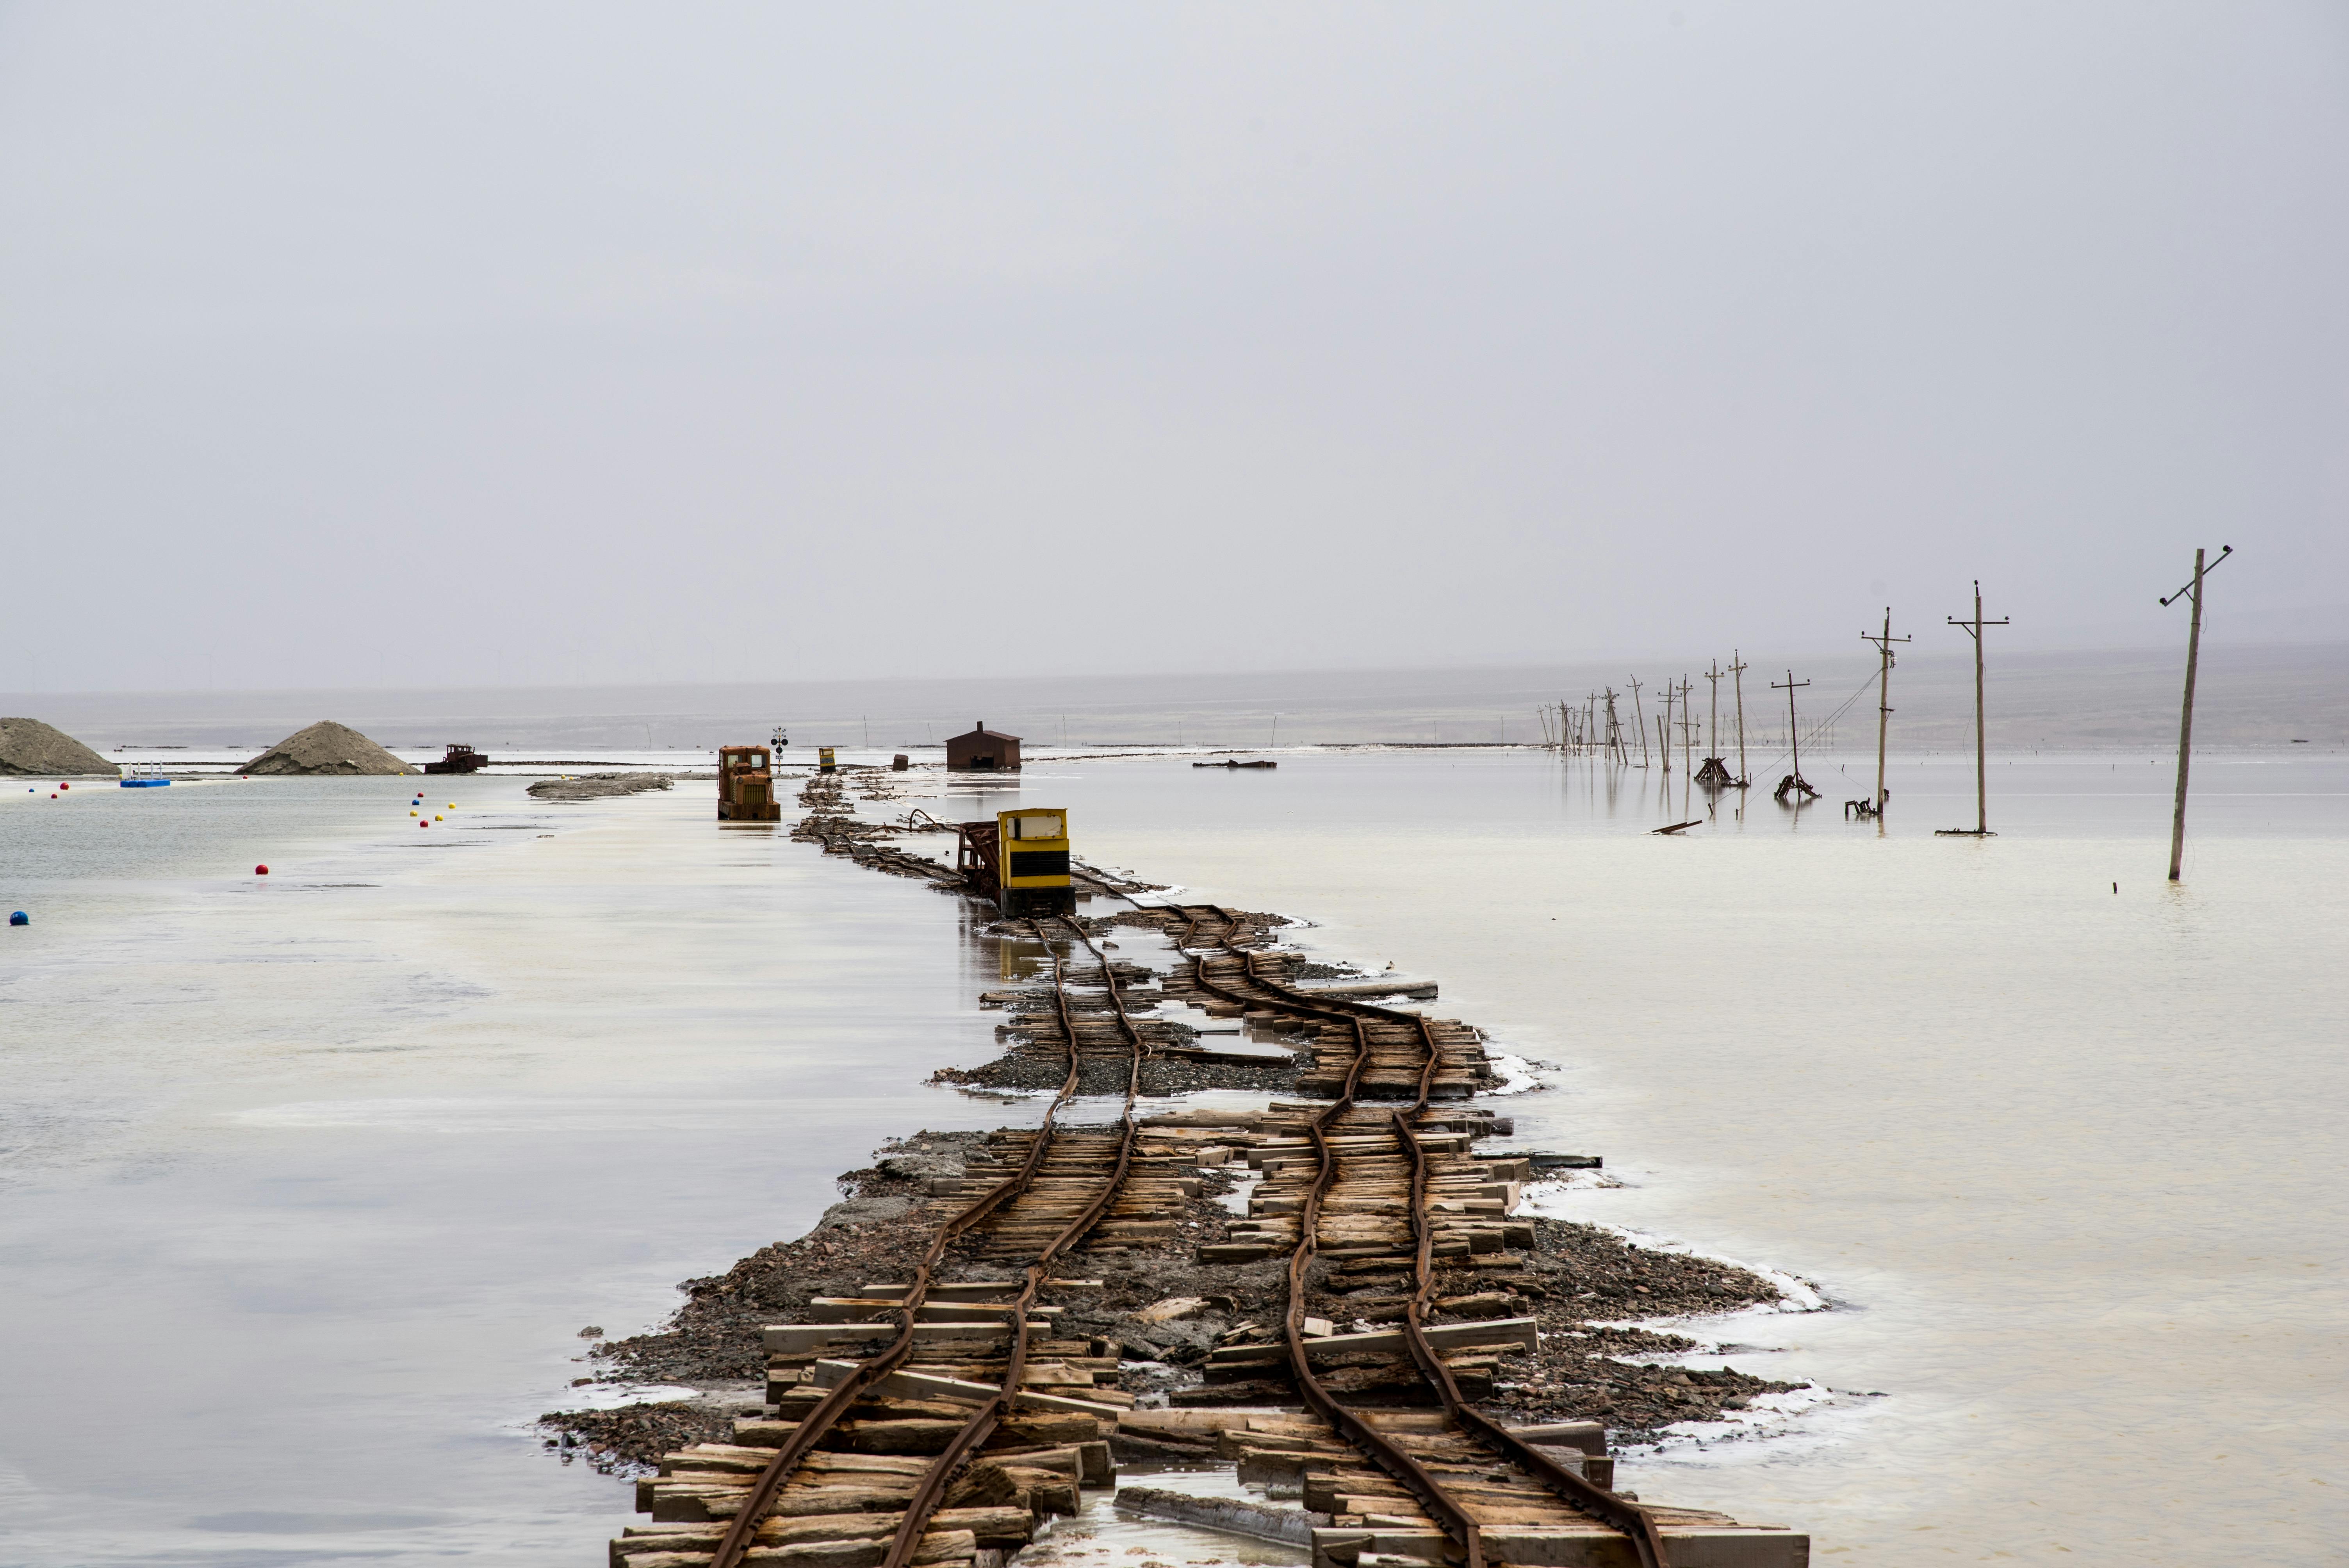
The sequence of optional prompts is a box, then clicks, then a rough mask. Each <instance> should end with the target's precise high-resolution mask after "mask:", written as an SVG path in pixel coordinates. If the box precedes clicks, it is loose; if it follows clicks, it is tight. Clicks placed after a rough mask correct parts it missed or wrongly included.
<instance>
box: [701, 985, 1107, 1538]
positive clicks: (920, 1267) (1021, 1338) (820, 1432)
mask: <svg viewBox="0 0 2349 1568" xmlns="http://www.w3.org/2000/svg"><path fill="white" fill-rule="evenodd" d="M1052 963H1053V983H1054V985H1053V988H1054V994H1055V995H1056V996H1057V997H1058V998H1059V1001H1060V1003H1061V1030H1062V1032H1063V1033H1064V1034H1065V1035H1066V1036H1067V1037H1068V1041H1069V1076H1068V1079H1067V1081H1066V1082H1064V1083H1063V1084H1062V1085H1061V1092H1060V1094H1059V1095H1057V1096H1055V1097H1054V1099H1053V1100H1052V1103H1051V1105H1050V1106H1049V1107H1047V1108H1046V1109H1045V1112H1044V1120H1043V1122H1042V1124H1041V1125H1040V1127H1038V1129H1037V1130H1036V1137H1035V1140H1034V1141H1032V1142H1031V1143H1030V1145H1029V1147H1028V1158H1027V1159H1026V1160H1025V1161H1022V1162H1021V1165H1020V1168H1019V1171H1018V1172H1017V1173H1016V1174H1014V1175H1011V1176H1009V1177H1006V1178H1005V1179H1004V1180H1003V1181H999V1182H998V1183H997V1184H996V1185H995V1186H994V1187H993V1188H992V1189H991V1190H989V1191H988V1192H987V1193H986V1194H984V1195H983V1196H981V1197H980V1198H978V1200H977V1201H976V1202H972V1203H971V1204H970V1205H969V1206H968V1207H967V1208H965V1209H964V1210H963V1211H962V1212H960V1213H959V1214H957V1215H955V1216H953V1217H952V1218H950V1219H948V1220H947V1222H945V1223H943V1224H941V1225H940V1226H939V1227H938V1229H937V1232H936V1234H935V1235H933V1236H932V1237H931V1238H930V1244H929V1246H928V1247H927V1248H926V1250H925V1251H924V1253H923V1254H922V1260H921V1262H920V1263H919V1264H916V1267H915V1270H914V1282H913V1284H912V1285H910V1286H909V1287H908V1288H907V1290H906V1292H905V1305H903V1307H902V1308H901V1309H900V1313H899V1316H900V1319H901V1322H900V1326H899V1328H898V1332H897V1337H896V1339H895V1341H893V1342H892V1343H891V1344H890V1346H889V1347H888V1348H887V1349H885V1350H884V1351H882V1352H881V1354H880V1355H878V1356H875V1357H872V1358H871V1359H869V1360H867V1361H866V1362H864V1364H863V1365H862V1366H860V1367H858V1368H857V1369H856V1370H855V1371H854V1372H853V1373H851V1374H850V1375H849V1376H848V1377H845V1378H843V1379H842V1381H841V1382H840V1384H839V1385H838V1386H837V1387H834V1388H833V1391H832V1392H831V1393H829V1394H827V1395H825V1396H824V1398H823V1400H822V1401H821V1402H820V1403H818V1404H817V1406H816V1407H815V1408H814V1409H812V1410H811V1411H809V1412H808V1413H807V1414H806V1415H805V1416H804V1417H802V1418H801V1420H800V1424H799V1426H798V1428H797V1429H795V1430H794V1431H793V1432H792V1435H791V1437H790V1439H788V1440H786V1441H785V1442H784V1444H783V1446H782V1447H781V1449H777V1450H776V1452H775V1457H774V1458H773V1459H771V1460H769V1461H768V1462H767V1468H766V1469H765V1470H761V1471H760V1472H759V1479H758V1480H756V1481H754V1482H752V1483H751V1487H750V1495H749V1496H747V1497H746V1498H744V1499H743V1501H742V1507H741V1509H740V1511H739V1512H737V1513H736V1514H735V1516H734V1522H733V1523H732V1524H730V1525H729V1526H728V1527H727V1531H726V1533H725V1535H724V1536H723V1537H721V1538H720V1539H719V1542H718V1552H717V1555H716V1556H715V1557H713V1558H712V1559H711V1561H710V1568H736V1564H738V1563H740V1561H741V1558H742V1554H743V1553H745V1552H747V1551H748V1550H749V1549H750V1539H751V1537H752V1536H753V1535H755V1534H756V1533H757V1532H758V1528H759V1522H760V1521H761V1519H762V1518H764V1517H765V1514H766V1511H767V1510H768V1508H769V1507H770V1506H771V1505H772V1504H773V1502H774V1500H775V1493H776V1492H777V1491H780V1490H781V1487H782V1484H783V1482H784V1480H787V1479H788V1478H789V1477H790V1475H791V1473H792V1470H796V1469H798V1468H799V1463H800V1461H801V1460H802V1459H804V1458H806V1457H807V1455H808V1453H809V1452H810V1451H811V1450H812V1449H814V1447H815V1445H816V1444H817V1443H818V1442H819V1441H821V1440H822V1439H823V1437H824V1435H825V1434H826V1433H828V1432H830V1431H831V1430H832V1429H833V1427H834V1426H836V1425H838V1424H839V1421H840V1418H841V1417H842V1416H843V1415H844V1414H846V1413H847V1411H848V1408H849V1407H850V1406H852V1405H854V1403H855V1402H856V1401H857V1400H858V1399H859V1398H863V1397H864V1390H865V1389H867V1388H869V1387H872V1386H873V1385H874V1383H877V1382H879V1381H880V1380H881V1379H882V1378H883V1377H887V1376H888V1375H889V1374H890V1373H892V1372H894V1371H895V1370H896V1369H897V1367H899V1366H901V1365H903V1364H904V1362H905V1358H906V1357H908V1356H911V1355H912V1354H913V1351H914V1319H915V1316H916V1313H917V1312H918V1311H919V1309H920V1307H921V1305H922V1303H923V1301H924V1300H925V1299H926V1297H927V1295H928V1294H929V1288H930V1271H931V1270H932V1269H933V1268H934V1267H936V1264H937V1263H938V1261H939V1260H940V1259H941V1258H943V1257H944V1256H945V1255H946V1250H947V1246H948V1245H950V1244H951V1243H953V1242H954V1240H955V1238H957V1236H960V1235H961V1234H962V1233H964V1232H965V1231H968V1230H969V1229H970V1228H971V1227H972V1226H973V1225H976V1224H978V1222H980V1221H982V1220H984V1219H986V1218H987V1217H988V1215H989V1214H992V1213H993V1212H995V1211H996V1210H998V1209H999V1208H1001V1207H1002V1206H1003V1205H1004V1204H1005V1203H1007V1202H1009V1201H1011V1200H1012V1199H1013V1198H1016V1197H1018V1196H1019V1194H1020V1193H1022V1192H1024V1191H1027V1190H1028V1189H1029V1188H1030V1186H1031V1185H1033V1184H1034V1182H1035V1180H1036V1172H1037V1171H1038V1170H1039V1169H1040V1168H1041V1166H1042V1164H1043V1159H1044V1150H1045V1147H1046V1146H1047V1145H1048V1144H1050V1142H1051V1140H1052V1119H1053V1118H1054V1117H1055V1116H1057V1115H1058V1114H1059V1113H1060V1109H1061V1106H1062V1105H1063V1104H1064V1103H1066V1102H1067V1100H1068V1099H1070V1098H1071V1097H1072V1096H1073V1095H1074V1094H1075V1092H1076V1088H1077V1037H1076V1032H1075V1030H1074V1029H1073V1028H1072V1027H1071V1026H1070V1024H1069V1016H1068V994H1067V992H1066V991H1065V990H1064V989H1062V988H1061V985H1060V958H1059V955H1058V954H1055V955H1054V957H1053V961H1052ZM1033 1293H1034V1284H1033V1282H1032V1281H1031V1283H1030V1288H1029V1291H1028V1292H1027V1293H1026V1294H1024V1295H1022V1296H1021V1298H1020V1301H1019V1310H1018V1311H1016V1312H1015V1313H1014V1314H1013V1315H1012V1325H1013V1326H1012V1348H1013V1353H1014V1356H1015V1357H1020V1352H1022V1351H1023V1350H1024V1348H1025V1346H1026V1343H1027V1334H1028V1329H1027V1324H1028V1312H1027V1306H1028V1302H1029V1300H1030V1297H1032V1295H1033ZM1021 1358H1022V1359H1024V1357H1021ZM1011 1387H1013V1388H1015V1389H1016V1388H1017V1387H1018V1385H1017V1384H1016V1383H1014V1384H1012V1385H1011ZM1001 1403H1002V1400H1001V1399H1000V1398H999V1401H998V1404H997V1405H990V1406H988V1407H985V1408H982V1410H981V1412H980V1415H981V1417H982V1418H983V1417H987V1416H988V1413H989V1412H990V1411H992V1412H995V1417H994V1418H998V1419H999V1418H1000V1410H999V1406H1000V1405H1001ZM977 1424H978V1418H974V1421H973V1425H977ZM992 1429H993V1427H992V1425H991V1424H990V1425H989V1427H988V1430H990V1431H991V1430H992ZM966 1430H968V1429H966ZM972 1440H973V1441H975V1442H976V1441H984V1440H985V1434H984V1433H982V1434H981V1435H980V1436H979V1437H978V1438H976V1439H972ZM943 1490H944V1489H943V1486H941V1488H940V1491H941V1492H943ZM931 1507H932V1509H933V1510H935V1508H936V1503H935V1502H934V1503H933V1504H932V1505H931ZM908 1517H909V1518H910V1517H911V1515H910V1514H909V1515H908ZM916 1539H917V1540H918V1539H919V1538H918V1536H916ZM893 1568H902V1565H893Z"/></svg>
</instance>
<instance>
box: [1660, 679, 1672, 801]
mask: <svg viewBox="0 0 2349 1568" xmlns="http://www.w3.org/2000/svg"><path fill="white" fill-rule="evenodd" d="M1656 722H1657V723H1658V724H1659V725H1661V726H1662V728H1661V729H1659V730H1657V731H1656V748H1657V749H1658V750H1660V751H1661V752H1662V753H1663V754H1664V777H1665V778H1667V779H1669V778H1671V773H1672V683H1671V682H1670V681H1666V682H1665V683H1664V711H1663V712H1662V713H1661V714H1660V715H1658V716H1657V717H1656Z"/></svg>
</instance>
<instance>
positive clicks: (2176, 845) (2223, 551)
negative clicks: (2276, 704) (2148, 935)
mask: <svg viewBox="0 0 2349 1568" xmlns="http://www.w3.org/2000/svg"><path fill="white" fill-rule="evenodd" d="M2234 553H2235V547H2234V546H2233V545H2231V544H2226V545H2221V546H2220V548H2219V559H2218V560H2217V561H2213V562H2210V565H2209V571H2212V572H2216V571H2217V570H2218V569H2219V566H2220V562H2224V561H2225V560H2226V559H2227V557H2229V556H2230V555H2232V554H2234ZM2204 570H2205V569H2204V567H2203V565H2202V552H2200V551H2199V550H2198V551H2196V552H2194V581H2193V582H2191V583H2188V584H2187V585H2186V586H2185V587H2183V588H2180V589H2179V590H2178V593H2172V594H2171V595H2170V596H2169V597H2168V598H2167V599H2164V600H2163V601H2162V602H2161V607H2162V608H2163V609H2165V610H2167V609H2168V608H2169V607H2170V606H2171V605H2172V604H2174V603H2177V602H2178V596H2179V595H2180V594H2185V593H2191V594H2193V595H2194V614H2193V616H2192V617H2191V619H2189V622H2188V623H2187V632H2186V707H2185V710H2184V711H2183V712H2182V713H2181V714H2180V715H2179V716H2178V805H2177V808H2176V809H2175V810H2174V811H2173V812H2172V814H2171V816H2170V819H2169V880H2170V881H2171V882H2176V881H2177V880H2178V870H2179V867H2180V865H2181V864H2182V862H2183V861H2184V860H2185V858H2186V763H2187V758H2188V757H2189V755H2190V754H2191V752H2192V751H2193V748H2194V670H2195V666H2196V665H2198V664H2199V663H2200V662H2201V657H2202V578H2203V575H2204Z"/></svg>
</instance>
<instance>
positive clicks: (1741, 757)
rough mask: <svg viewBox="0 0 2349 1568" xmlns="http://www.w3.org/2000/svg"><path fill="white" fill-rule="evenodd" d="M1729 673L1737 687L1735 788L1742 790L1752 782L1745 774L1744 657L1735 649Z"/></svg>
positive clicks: (1730, 654) (1730, 653)
mask: <svg viewBox="0 0 2349 1568" xmlns="http://www.w3.org/2000/svg"><path fill="white" fill-rule="evenodd" d="M1729 673H1730V674H1731V675H1732V676H1734V677H1735V679H1736V686H1737V787H1738V788H1739V789H1744V788H1746V786H1748V785H1750V784H1752V783H1753V782H1754V780H1753V779H1749V778H1747V777H1746V774H1745V655H1744V654H1741V653H1739V652H1738V651H1737V650H1736V649H1735V648H1732V649H1730V650H1729Z"/></svg>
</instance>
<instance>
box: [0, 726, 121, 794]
mask: <svg viewBox="0 0 2349 1568" xmlns="http://www.w3.org/2000/svg"><path fill="white" fill-rule="evenodd" d="M0 773H19V774H34V773H54V774H56V775H57V777H58V778H60V779H72V778H76V777H79V776H85V775H88V774H92V773H102V774H105V775H106V776H108V777H109V778H119V777H121V774H122V769H119V768H118V767H116V766H115V765H114V764H113V763H111V762H109V761H108V760H107V759H106V758H103V757H100V756H99V755H98V753H97V752H95V751H92V750H91V749H90V748H88V747H87V746H84V745H83V744H82V743H81V742H80V741H78V740H76V739H75V738H73V737H72V736H70V735H67V733H66V732H65V731H64V730H62V729H57V728H55V727H51V726H49V725H46V724H43V723H42V722H41V721H40V720H39V719H37V718H0Z"/></svg>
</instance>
